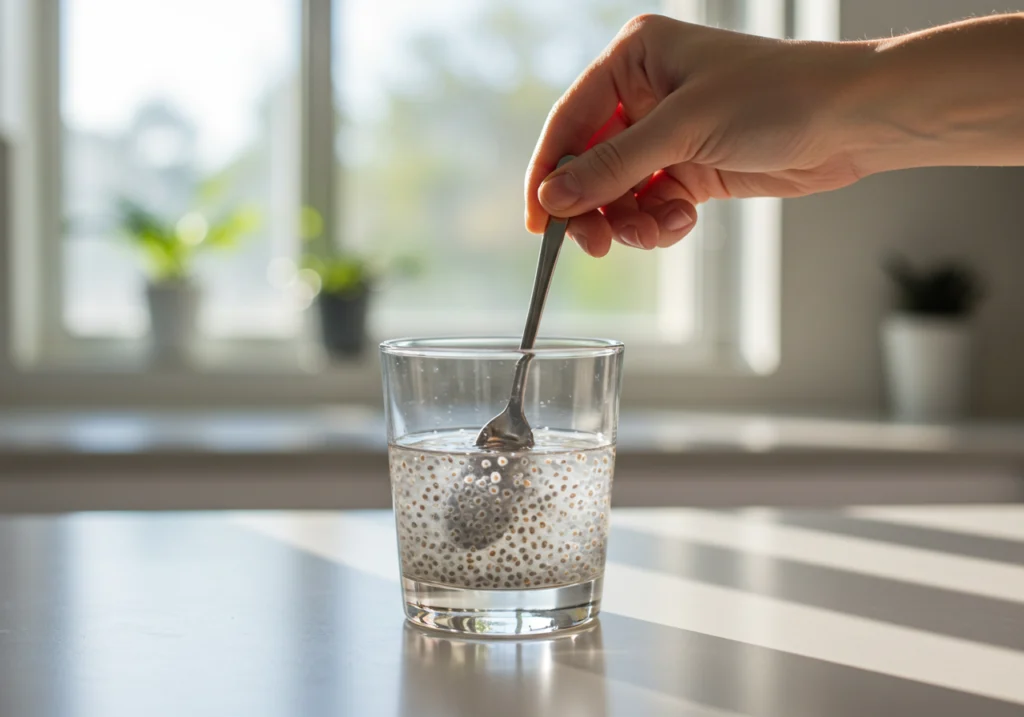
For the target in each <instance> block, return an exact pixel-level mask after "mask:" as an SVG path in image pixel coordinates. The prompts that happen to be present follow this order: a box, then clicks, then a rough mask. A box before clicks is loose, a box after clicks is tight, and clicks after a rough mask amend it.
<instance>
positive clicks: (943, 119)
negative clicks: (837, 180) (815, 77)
mask: <svg viewBox="0 0 1024 717" xmlns="http://www.w3.org/2000/svg"><path fill="white" fill-rule="evenodd" d="M862 46H863V47H864V50H865V52H864V54H863V56H862V59H861V60H859V61H858V63H857V69H856V70H855V71H853V72H851V73H850V75H849V77H850V81H849V82H848V83H847V84H846V85H845V89H844V90H842V91H841V92H840V94H839V99H838V102H839V104H840V105H841V106H842V111H844V112H846V114H847V116H848V117H850V118H851V119H852V121H851V123H850V125H849V135H848V138H847V140H848V142H849V147H850V148H851V149H850V152H851V157H852V159H853V161H854V163H855V164H856V165H857V166H858V168H859V170H860V171H861V173H863V174H871V173H874V172H880V171H885V170H889V169H900V168H905V167H920V166H938V165H992V166H999V165H1024V13H1020V14H1015V15H1003V16H996V17H989V18H982V19H977V20H969V21H965V22H961V23H956V24H954V25H946V26H943V27H939V28H935V29H932V30H926V31H923V32H918V33H913V34H910V35H905V36H901V37H897V38H893V39H890V40H884V41H874V42H869V43H862Z"/></svg>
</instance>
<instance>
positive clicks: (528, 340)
mask: <svg viewBox="0 0 1024 717" xmlns="http://www.w3.org/2000/svg"><path fill="white" fill-rule="evenodd" d="M572 159H574V157H573V155H571V154H567V155H566V156H564V157H562V158H561V159H560V160H558V166H559V167H561V166H562V165H563V164H565V163H566V162H569V161H570V160H572ZM568 223H569V220H568V219H559V218H558V217H551V218H549V219H548V225H547V228H545V229H544V238H543V239H541V242H540V256H539V257H538V259H537V275H536V276H535V277H534V279H533V295H532V296H531V297H530V309H529V311H528V312H527V313H526V328H524V329H523V340H522V342H521V343H520V344H519V348H520V349H521V350H528V349H532V348H533V345H534V344H535V343H536V342H537V332H538V330H539V329H540V315H541V313H542V312H543V311H544V302H545V301H546V300H547V298H548V288H549V287H550V286H551V275H552V274H554V272H555V263H556V262H557V261H558V252H559V251H560V250H561V249H562V241H563V240H564V239H565V227H566V226H567V225H568ZM525 363H529V362H528V361H527V362H525ZM524 368H525V367H524ZM523 373H525V371H524V372H523Z"/></svg>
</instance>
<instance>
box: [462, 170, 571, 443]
mask: <svg viewBox="0 0 1024 717" xmlns="http://www.w3.org/2000/svg"><path fill="white" fill-rule="evenodd" d="M572 159H573V155H571V154H569V155H566V156H564V157H562V159H560V160H559V161H558V166H559V167H561V166H562V165H563V164H565V163H566V162H569V161H570V160H572ZM568 222H569V220H568V219H558V218H556V217H551V218H550V219H548V225H547V228H546V229H545V230H544V238H543V239H542V240H541V244H540V256H539V257H538V259H537V275H536V276H535V277H534V280H533V296H531V297H530V309H529V311H528V312H527V313H526V328H525V329H523V340H522V341H521V342H520V344H519V350H520V351H530V350H531V349H533V345H534V344H535V343H536V341H537V331H538V329H539V328H540V316H541V313H542V312H543V311H544V301H545V300H546V299H547V297H548V287H550V286H551V275H552V274H553V273H554V271H555V262H557V261H558V252H559V250H560V249H561V248H562V241H563V240H564V239H565V227H566V225H567V224H568ZM532 360H533V354H532V353H524V354H523V357H522V358H521V359H519V362H518V363H516V372H515V375H514V377H513V378H512V395H511V396H509V399H508V404H507V405H506V406H505V410H503V411H502V412H501V413H499V414H498V415H497V416H495V417H494V418H492V419H491V420H490V421H488V422H487V425H486V426H484V427H483V428H482V429H480V433H479V435H477V437H476V447H477V448H485V449H487V450H498V451H519V450H524V449H529V448H533V430H531V428H530V424H529V423H528V422H527V420H526V415H525V413H524V412H523V401H524V400H525V397H526V377H527V374H528V373H529V371H530V361H532Z"/></svg>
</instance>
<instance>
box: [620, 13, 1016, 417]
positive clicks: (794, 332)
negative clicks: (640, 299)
mask: <svg viewBox="0 0 1024 717" xmlns="http://www.w3.org/2000/svg"><path fill="white" fill-rule="evenodd" d="M996 9H999V10H1014V9H1016V10H1024V2H1017V3H1006V2H1004V3H1003V4H1002V6H998V5H993V3H992V2H983V1H979V0H928V1H927V2H925V1H923V0H872V1H866V0H845V1H844V2H843V5H842V15H841V27H842V34H843V37H844V39H863V38H869V37H884V36H887V35H890V34H899V33H902V32H905V31H910V30H915V29H919V28H923V27H929V26H932V25H936V24H941V23H944V22H949V21H952V20H957V19H962V18H964V17H967V16H970V15H984V14H988V13H991V12H992V11H993V10H996ZM783 222H784V230H783V269H782V272H783V274H782V287H783V296H782V366H781V368H780V370H779V371H778V372H777V373H776V374H774V375H772V376H769V377H765V378H761V377H749V378H740V379H737V378H729V377H719V378H712V379H707V378H701V379H693V380H689V381H686V382H685V383H684V384H682V385H680V386H678V387H676V388H675V389H674V388H671V387H668V386H667V385H665V384H663V385H661V386H660V387H658V386H656V385H653V384H652V385H645V384H643V383H640V382H634V384H633V386H632V387H631V386H630V385H629V384H628V383H627V386H626V391H627V399H629V400H631V401H638V400H643V401H648V400H650V401H658V402H660V403H663V404H669V405H686V406H702V407H732V406H744V405H747V406H749V405H756V406H760V407H763V408H766V409H775V410H808V411H830V412H831V411H839V412H856V413H860V412H865V413H876V412H880V411H882V410H883V407H884V391H883V376H882V367H881V358H880V355H879V348H878V324H879V321H880V319H881V318H882V316H883V315H884V313H885V310H886V307H887V303H886V302H887V298H888V294H887V290H888V288H889V287H888V285H887V282H886V279H885V277H884V276H883V275H882V273H881V271H880V269H879V262H880V260H881V259H882V258H883V257H884V256H885V254H886V253H887V252H888V251H889V250H893V249H896V250H902V251H904V252H905V253H907V254H908V255H910V256H911V257H914V258H921V259H930V258H937V257H942V256H949V255H958V256H962V257H965V258H967V259H969V260H970V261H971V263H972V264H973V265H974V266H975V267H976V268H977V270H978V271H979V272H981V273H982V274H983V275H984V277H985V280H986V283H987V286H988V291H989V294H990V295H989V298H988V299H987V301H986V302H985V304H984V305H983V307H982V309H981V311H980V313H979V315H978V317H977V337H978V353H977V361H976V366H975V373H976V397H975V398H976V400H975V411H976V412H977V413H978V414H981V415H990V416H1002V417H1006V416H1017V417H1021V416H1024V280H1022V275H1024V169H1019V168H980V169H979V168H937V169H920V170H911V171H904V172H894V173H889V174H885V175H878V176H874V177H869V178H867V179H865V180H863V181H862V182H860V183H858V184H857V185H854V186H852V187H848V188H845V189H842V190H839V191H836V192H832V193H828V194H822V195H817V196H813V197H806V198H803V199H798V200H790V201H786V202H785V206H784V210H783ZM676 389H677V390H676Z"/></svg>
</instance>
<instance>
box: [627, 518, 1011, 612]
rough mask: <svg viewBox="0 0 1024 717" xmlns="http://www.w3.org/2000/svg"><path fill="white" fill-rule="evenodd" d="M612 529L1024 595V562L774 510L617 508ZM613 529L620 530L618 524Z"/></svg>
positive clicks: (973, 590)
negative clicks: (798, 524)
mask: <svg viewBox="0 0 1024 717" xmlns="http://www.w3.org/2000/svg"><path fill="white" fill-rule="evenodd" d="M612 526H613V528H612V530H613V531H614V527H615V526H621V527H627V528H630V529H632V530H636V531H639V532H644V533H648V534H650V535H658V536H662V537H665V538H675V539H679V540H693V541H695V542H700V543H705V544H708V545H717V546H721V547H725V548H731V549H733V550H740V551H744V552H747V553H751V554H754V555H766V556H771V557H775V558H785V559H788V560H796V561H800V562H804V563H807V564H809V565H819V566H824V567H830V568H835V569H838V570H845V571H848V572H853V573H860V574H863V575H874V576H877V577H883V578H888V579H891V580H902V581H905V582H912V583H917V584H919V585H927V586H929V587H936V588H943V589H945V590H952V591H956V592H961V593H967V594H972V595H983V596H985V597H990V598H996V599H999V600H1009V601H1013V602H1024V568H1021V567H1018V566H1013V565H1006V564H1004V563H999V562H995V561H990V560H981V559H978V558H971V557H965V556H961V555H950V554H946V553H940V552H937V551H933V550H924V549H922V548H911V547H906V546H902V545H896V544H893V543H881V542H878V541H873V540H865V539H863V538H853V537H848V536H841V535H832V534H829V533H826V532H822V531H816V530H810V529H807V528H794V527H789V526H784V525H778V524H775V523H773V522H772V521H771V517H770V513H769V512H765V513H764V515H762V512H761V511H757V512H755V511H749V512H748V511H744V512H743V513H742V514H740V513H733V514H729V513H715V512H712V511H702V510H692V509H686V508H666V509H657V510H642V511H638V510H628V509H625V510H618V511H612ZM613 534H614V532H613Z"/></svg>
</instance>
